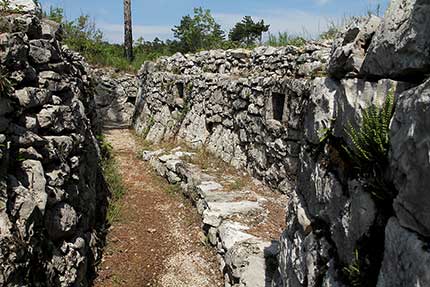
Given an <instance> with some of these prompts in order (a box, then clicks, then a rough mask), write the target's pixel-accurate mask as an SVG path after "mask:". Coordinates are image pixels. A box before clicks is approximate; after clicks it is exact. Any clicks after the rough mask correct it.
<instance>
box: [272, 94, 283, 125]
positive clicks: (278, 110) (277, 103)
mask: <svg viewBox="0 0 430 287" xmlns="http://www.w3.org/2000/svg"><path fill="white" fill-rule="evenodd" d="M284 105H285V95H283V94H279V93H272V109H273V119H274V120H277V121H280V122H282V118H283V116H284Z"/></svg>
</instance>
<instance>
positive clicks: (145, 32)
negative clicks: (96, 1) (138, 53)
mask: <svg viewBox="0 0 430 287" xmlns="http://www.w3.org/2000/svg"><path fill="white" fill-rule="evenodd" d="M97 27H98V28H100V30H102V31H103V34H104V37H105V39H106V40H108V41H109V42H112V43H122V42H123V40H124V26H123V25H122V24H111V23H104V22H101V23H99V24H98V25H97ZM172 35H173V33H172V27H170V26H162V25H158V26H157V25H152V26H151V25H133V37H134V39H137V38H139V37H143V38H144V39H145V40H146V41H152V40H153V39H154V38H155V37H158V38H160V39H162V40H165V39H168V38H172Z"/></svg>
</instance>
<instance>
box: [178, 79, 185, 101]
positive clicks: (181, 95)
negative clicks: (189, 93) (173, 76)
mask: <svg viewBox="0 0 430 287" xmlns="http://www.w3.org/2000/svg"><path fill="white" fill-rule="evenodd" d="M176 94H177V96H178V97H179V98H181V99H183V98H184V96H185V85H184V83H183V82H177V83H176Z"/></svg>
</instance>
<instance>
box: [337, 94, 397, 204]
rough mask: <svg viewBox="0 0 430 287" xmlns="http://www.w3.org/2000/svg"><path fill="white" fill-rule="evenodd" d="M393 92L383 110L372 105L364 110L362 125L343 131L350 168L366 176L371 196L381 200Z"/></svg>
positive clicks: (388, 143)
mask: <svg viewBox="0 0 430 287" xmlns="http://www.w3.org/2000/svg"><path fill="white" fill-rule="evenodd" d="M394 101H395V99H394V90H393V89H391V90H390V91H389V92H388V94H387V97H386V99H385V102H384V104H383V105H382V107H377V106H375V105H371V106H370V107H368V108H367V109H366V110H364V111H363V119H362V123H361V126H360V127H358V128H354V127H353V126H352V125H351V123H348V125H347V127H346V128H345V132H346V134H347V135H348V137H349V139H350V142H351V144H350V145H349V146H344V149H345V151H346V153H347V154H348V156H349V158H350V159H351V162H352V163H353V166H354V167H355V168H356V170H357V171H358V173H360V174H363V175H366V176H367V177H368V178H373V179H374V180H370V185H371V186H372V185H373V187H375V188H374V192H372V194H373V195H376V196H377V197H384V196H385V195H384V194H382V193H381V192H379V191H380V189H381V188H383V185H384V182H383V180H382V181H381V179H383V178H384V172H385V169H386V167H387V165H388V150H389V145H390V136H389V126H390V121H391V118H392V116H393V114H394Z"/></svg>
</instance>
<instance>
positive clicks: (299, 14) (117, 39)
mask: <svg viewBox="0 0 430 287" xmlns="http://www.w3.org/2000/svg"><path fill="white" fill-rule="evenodd" d="M319 1H327V0H319ZM213 16H214V17H215V19H216V21H217V22H218V23H220V24H221V27H222V28H223V29H224V30H225V31H229V30H230V29H231V28H232V27H233V26H234V24H236V23H237V22H239V21H241V20H242V18H243V16H244V15H243V14H235V13H213ZM248 16H251V17H252V18H253V19H254V20H261V19H264V21H265V23H267V24H270V32H271V33H273V34H277V33H278V32H288V33H291V34H295V35H299V36H304V37H308V38H309V37H316V36H318V35H319V34H320V33H321V32H323V31H325V30H327V27H328V23H330V22H332V21H335V22H337V19H332V18H328V17H327V16H323V15H318V14H314V13H310V12H306V11H301V10H286V9H284V10H282V9H281V10H263V11H260V12H259V13H255V14H252V15H248ZM97 26H98V27H99V28H100V29H101V30H102V31H103V33H104V35H105V39H106V40H108V41H109V42H113V43H122V42H123V37H124V36H123V35H124V34H123V31H124V27H123V25H122V24H112V23H106V22H100V23H98V25H97ZM172 27H173V25H133V35H134V39H137V38H139V37H141V36H142V37H143V38H144V39H145V40H147V41H152V40H153V39H154V38H155V37H158V38H160V39H161V40H166V39H172V38H173V33H172V30H171V29H172Z"/></svg>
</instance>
